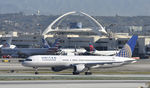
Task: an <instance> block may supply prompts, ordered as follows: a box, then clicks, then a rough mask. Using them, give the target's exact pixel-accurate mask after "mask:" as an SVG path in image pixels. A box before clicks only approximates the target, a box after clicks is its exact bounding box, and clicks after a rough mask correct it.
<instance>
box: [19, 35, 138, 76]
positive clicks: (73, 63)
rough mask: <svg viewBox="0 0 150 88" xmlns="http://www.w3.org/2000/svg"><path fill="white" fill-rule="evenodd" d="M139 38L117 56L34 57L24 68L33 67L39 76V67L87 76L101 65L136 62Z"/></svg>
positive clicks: (127, 45) (26, 60)
mask: <svg viewBox="0 0 150 88" xmlns="http://www.w3.org/2000/svg"><path fill="white" fill-rule="evenodd" d="M137 39H138V36H136V35H133V36H132V38H131V39H130V40H129V41H128V42H127V43H126V45H125V46H124V47H123V48H122V49H121V50H120V51H119V53H117V54H116V55H115V56H60V55H34V56H30V57H28V58H27V59H25V60H24V62H22V65H23V66H27V67H33V68H34V69H35V70H36V72H35V74H38V72H37V70H38V67H51V68H52V70H53V71H55V72H59V71H62V70H65V69H68V68H73V75H77V74H80V73H81V72H83V71H85V70H86V72H85V74H86V75H90V74H92V73H91V72H90V68H100V67H101V65H105V64H111V65H112V66H111V67H113V64H118V66H120V65H125V64H129V63H134V62H136V60H135V59H133V58H132V57H131V56H132V53H133V51H134V47H135V45H136V41H137Z"/></svg>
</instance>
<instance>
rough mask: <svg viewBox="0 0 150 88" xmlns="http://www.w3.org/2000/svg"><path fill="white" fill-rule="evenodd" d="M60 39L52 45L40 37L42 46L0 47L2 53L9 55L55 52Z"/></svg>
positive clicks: (22, 55)
mask: <svg viewBox="0 0 150 88" xmlns="http://www.w3.org/2000/svg"><path fill="white" fill-rule="evenodd" d="M59 41H60V39H56V40H55V42H54V44H53V45H52V47H50V46H49V45H48V43H47V42H46V40H45V39H42V42H43V44H44V46H43V48H14V49H9V48H3V49H1V54H2V55H11V56H15V55H18V56H21V57H26V56H31V55H39V54H40V55H49V54H55V53H56V52H57V51H58V44H59Z"/></svg>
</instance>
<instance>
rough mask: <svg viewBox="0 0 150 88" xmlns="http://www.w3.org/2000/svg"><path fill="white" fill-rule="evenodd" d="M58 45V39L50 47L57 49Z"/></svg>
mask: <svg viewBox="0 0 150 88" xmlns="http://www.w3.org/2000/svg"><path fill="white" fill-rule="evenodd" d="M59 44H60V38H57V39H56V40H55V42H54V44H53V45H52V47H53V48H58V46H59Z"/></svg>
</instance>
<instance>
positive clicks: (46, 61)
mask: <svg viewBox="0 0 150 88" xmlns="http://www.w3.org/2000/svg"><path fill="white" fill-rule="evenodd" d="M133 61H135V60H134V59H132V58H124V57H115V56H114V57H112V56H56V55H36V56H31V57H28V58H27V59H26V60H25V61H24V62H23V65H24V66H28V67H55V66H66V67H67V66H73V65H77V64H84V65H86V66H88V65H89V66H95V65H97V64H99V65H103V64H113V63H118V64H120V63H122V64H125V63H131V62H133Z"/></svg>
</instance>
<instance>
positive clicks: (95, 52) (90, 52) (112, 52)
mask: <svg viewBox="0 0 150 88" xmlns="http://www.w3.org/2000/svg"><path fill="white" fill-rule="evenodd" d="M118 52H119V51H118V50H107V51H98V50H96V49H95V48H94V46H93V44H92V43H89V50H87V51H86V52H85V53H84V54H88V55H100V56H113V55H115V54H116V53H118Z"/></svg>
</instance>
